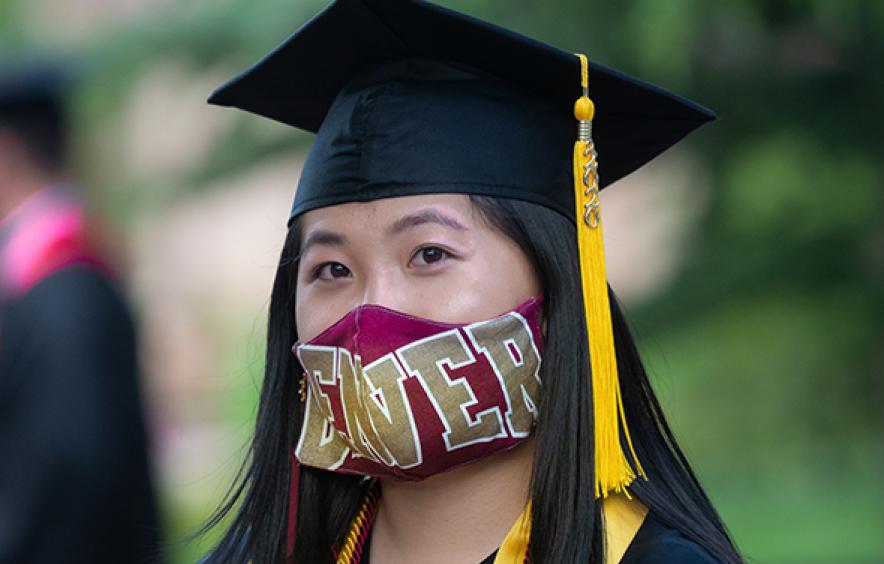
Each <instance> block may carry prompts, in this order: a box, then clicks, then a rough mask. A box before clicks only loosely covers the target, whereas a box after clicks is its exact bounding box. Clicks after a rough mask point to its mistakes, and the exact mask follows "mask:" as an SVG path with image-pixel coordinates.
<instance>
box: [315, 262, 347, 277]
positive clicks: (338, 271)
mask: <svg viewBox="0 0 884 564" xmlns="http://www.w3.org/2000/svg"><path fill="white" fill-rule="evenodd" d="M349 275H350V269H349V268H347V267H346V266H344V265H343V264H341V263H339V262H324V263H322V264H320V265H319V266H317V267H316V268H314V269H313V272H312V276H311V277H310V279H311V280H317V279H318V280H333V279H335V278H345V277H347V276H349Z"/></svg>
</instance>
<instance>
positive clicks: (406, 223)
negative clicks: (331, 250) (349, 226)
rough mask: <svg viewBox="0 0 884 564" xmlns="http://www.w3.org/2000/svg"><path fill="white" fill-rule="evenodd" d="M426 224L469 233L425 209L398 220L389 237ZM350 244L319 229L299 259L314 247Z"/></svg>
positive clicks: (313, 233) (389, 229)
mask: <svg viewBox="0 0 884 564" xmlns="http://www.w3.org/2000/svg"><path fill="white" fill-rule="evenodd" d="M425 223H437V224H440V225H444V226H446V227H450V228H452V229H456V230H458V231H467V230H468V228H467V227H466V226H464V225H463V224H462V223H460V222H459V221H457V220H456V219H454V218H453V217H450V216H447V215H445V214H444V213H442V212H440V211H439V210H435V209H432V208H430V209H424V210H420V211H418V212H415V213H413V214H409V215H406V216H405V217H401V218H399V219H398V220H396V222H395V223H393V225H391V226H390V227H389V228H388V229H387V234H388V235H397V234H399V233H402V232H403V231H406V230H408V229H411V228H413V227H417V226H418V225H423V224H425ZM348 243H349V240H348V239H347V237H346V236H344V235H342V234H340V233H337V232H335V231H326V230H324V229H317V230H316V231H312V232H311V233H310V235H308V236H307V238H306V239H305V240H304V243H303V244H302V245H301V250H300V251H299V253H298V257H301V256H303V255H304V254H306V253H307V250H308V249H310V247H312V246H314V245H328V246H332V247H340V246H343V245H346V244H348Z"/></svg>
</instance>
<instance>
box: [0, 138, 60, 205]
mask: <svg viewBox="0 0 884 564" xmlns="http://www.w3.org/2000/svg"><path fill="white" fill-rule="evenodd" d="M57 180H58V177H57V175H56V174H55V173H54V172H53V171H49V170H46V169H45V168H44V167H41V166H40V165H39V164H38V163H37V162H35V161H34V160H33V159H32V158H31V157H30V156H29V155H28V152H27V149H26V148H25V147H24V146H23V145H22V144H21V143H20V142H19V141H18V138H17V137H16V136H15V135H14V134H13V133H12V132H10V131H7V130H4V129H3V128H0V221H2V220H3V218H5V217H6V216H7V215H9V214H10V213H12V211H14V210H15V209H16V208H17V207H18V206H19V205H20V204H21V203H22V202H24V201H25V200H26V199H27V198H28V196H30V195H31V194H33V193H35V192H37V191H39V190H40V189H41V188H45V187H46V186H50V185H52V184H54V183H55V182H57Z"/></svg>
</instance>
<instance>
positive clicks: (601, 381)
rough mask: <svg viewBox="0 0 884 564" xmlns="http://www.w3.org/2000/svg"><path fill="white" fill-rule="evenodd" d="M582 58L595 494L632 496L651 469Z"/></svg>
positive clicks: (582, 188)
mask: <svg viewBox="0 0 884 564" xmlns="http://www.w3.org/2000/svg"><path fill="white" fill-rule="evenodd" d="M577 56H578V57H579V58H580V63H581V86H582V88H583V96H581V97H580V98H579V99H578V100H577V102H576V103H575V104H574V117H576V118H577V120H578V122H579V129H578V140H577V142H576V143H574V197H575V202H576V210H577V244H578V249H579V253H580V277H581V283H582V287H583V306H584V313H585V315H586V331H587V337H588V341H589V357H590V364H591V367H592V394H593V424H594V427H595V470H596V483H595V495H596V497H602V498H603V497H607V495H608V494H609V493H611V492H618V493H625V494H626V495H627V496H628V495H629V492H628V491H627V490H626V486H628V485H629V484H630V483H632V481H633V480H634V479H635V477H636V474H638V475H640V476H642V477H645V473H644V470H643V469H642V467H641V463H640V462H639V461H638V457H636V455H635V449H634V448H633V446H632V439H631V437H630V436H629V429H628V427H627V425H626V414H625V412H624V410H623V398H622V397H621V395H620V380H619V377H618V374H617V357H616V354H615V352H614V335H613V331H612V327H611V307H610V302H609V300H608V284H607V276H606V274H605V250H604V240H603V237H602V219H601V208H600V203H601V202H600V200H599V179H598V162H597V160H596V159H597V155H596V150H595V145H594V144H593V142H592V119H593V117H594V114H595V107H594V105H593V103H592V100H590V99H589V97H588V95H587V93H588V86H589V70H588V67H589V66H588V62H587V60H586V56H585V55H581V54H578V55H577ZM621 425H622V426H623V436H624V438H625V439H626V442H627V445H628V447H629V450H630V454H631V456H632V459H633V460H634V461H635V465H636V468H635V469H633V467H632V466H631V465H630V462H629V460H628V459H627V457H626V454H625V453H624V452H623V449H622V447H621V443H620V426H621Z"/></svg>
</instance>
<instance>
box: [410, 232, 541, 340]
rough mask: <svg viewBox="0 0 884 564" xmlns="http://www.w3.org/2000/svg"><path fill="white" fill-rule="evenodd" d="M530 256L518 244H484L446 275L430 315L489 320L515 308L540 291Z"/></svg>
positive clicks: (468, 320)
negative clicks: (452, 274)
mask: <svg viewBox="0 0 884 564" xmlns="http://www.w3.org/2000/svg"><path fill="white" fill-rule="evenodd" d="M540 291H541V289H540V285H539V283H538V281H537V277H536V276H535V274H534V269H533V268H532V267H531V264H530V262H529V261H528V258H527V257H526V256H525V255H524V253H522V251H521V250H520V249H519V248H518V247H517V246H516V245H515V243H510V242H509V240H506V241H495V242H494V243H493V244H490V243H489V244H485V245H482V248H481V250H480V251H479V252H478V253H477V255H476V256H475V257H473V258H472V260H470V261H468V262H467V263H465V264H464V265H463V266H462V268H459V269H457V275H456V276H455V277H446V280H445V283H444V286H443V287H440V288H438V291H437V293H436V296H435V299H433V300H431V302H430V303H429V304H428V308H429V309H431V310H432V311H428V312H427V315H426V317H429V318H431V319H436V320H439V321H447V322H452V323H458V322H472V321H481V320H484V319H489V318H491V317H494V316H496V315H499V314H501V313H503V312H505V311H509V310H512V309H515V308H516V307H517V306H518V305H519V304H521V303H523V302H524V301H525V300H527V299H528V298H531V297H533V296H536V295H538V294H539V293H540Z"/></svg>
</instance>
